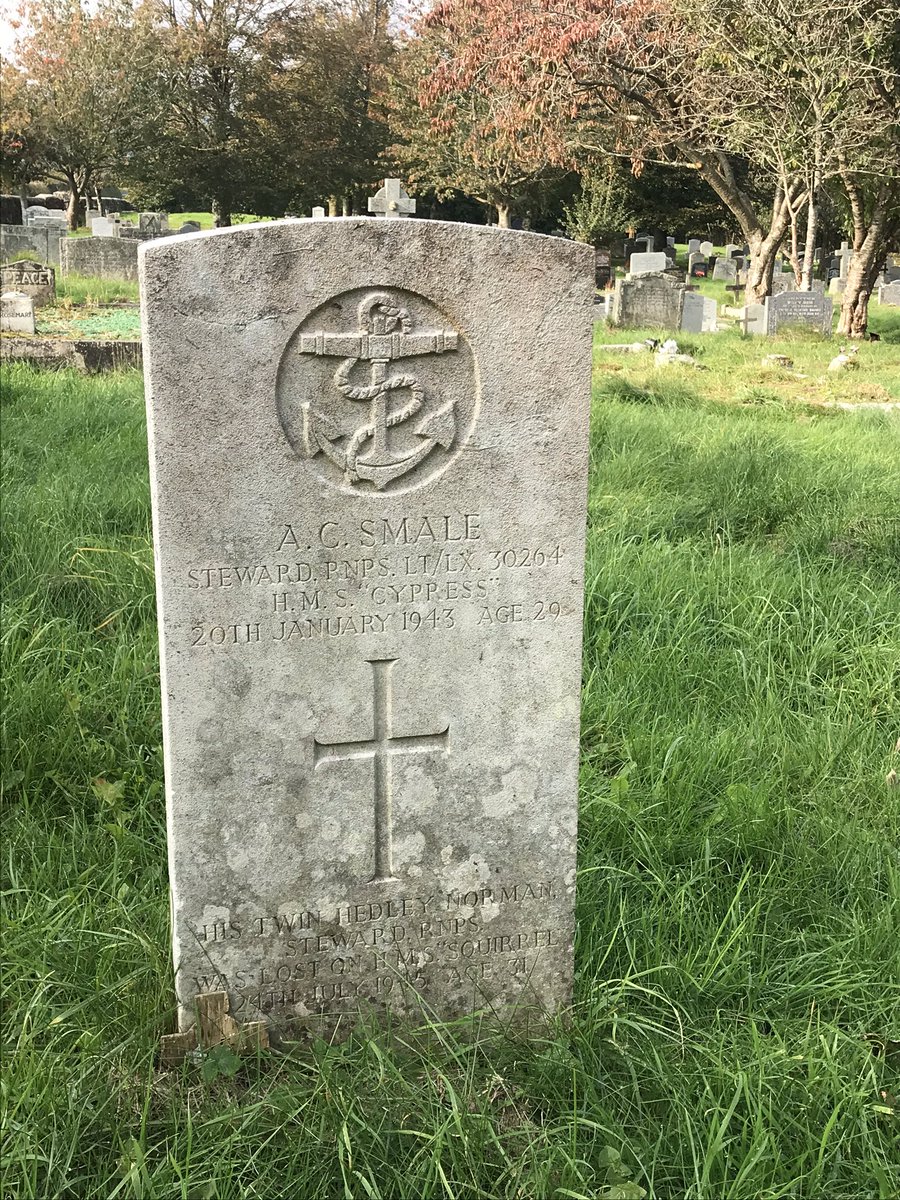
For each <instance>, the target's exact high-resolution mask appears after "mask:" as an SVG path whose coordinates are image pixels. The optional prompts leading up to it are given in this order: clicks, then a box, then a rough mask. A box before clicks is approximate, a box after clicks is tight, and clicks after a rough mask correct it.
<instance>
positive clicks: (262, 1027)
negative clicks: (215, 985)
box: [160, 992, 269, 1067]
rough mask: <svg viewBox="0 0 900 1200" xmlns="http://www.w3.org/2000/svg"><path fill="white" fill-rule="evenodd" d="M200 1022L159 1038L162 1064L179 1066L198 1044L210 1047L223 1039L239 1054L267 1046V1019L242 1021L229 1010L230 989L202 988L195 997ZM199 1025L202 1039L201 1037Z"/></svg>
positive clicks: (201, 1046) (264, 1048)
mask: <svg viewBox="0 0 900 1200" xmlns="http://www.w3.org/2000/svg"><path fill="white" fill-rule="evenodd" d="M194 1002H195V1004H196V1007H197V1025H195V1026H194V1027H193V1028H192V1029H188V1030H186V1031H185V1032H184V1033H168V1034H165V1035H164V1036H163V1037H162V1038H160V1065H161V1066H164V1067H177V1066H180V1065H181V1064H182V1063H183V1062H184V1061H185V1059H186V1058H188V1057H189V1055H191V1054H192V1053H193V1052H194V1051H195V1050H197V1049H198V1048H199V1049H200V1050H211V1049H212V1047H213V1046H221V1045H222V1044H223V1043H227V1045H229V1046H231V1048H232V1049H233V1050H235V1051H237V1052H238V1053H239V1054H241V1053H247V1052H250V1051H256V1050H268V1048H269V1029H268V1026H267V1025H266V1022H265V1021H247V1022H246V1024H244V1025H239V1024H238V1023H237V1021H236V1020H235V1019H234V1017H232V1016H231V1015H230V1014H229V1012H228V1008H229V1000H228V993H227V992H200V993H199V995H197V996H196V997H195V998H194ZM198 1029H199V1039H198V1036H197V1034H198Z"/></svg>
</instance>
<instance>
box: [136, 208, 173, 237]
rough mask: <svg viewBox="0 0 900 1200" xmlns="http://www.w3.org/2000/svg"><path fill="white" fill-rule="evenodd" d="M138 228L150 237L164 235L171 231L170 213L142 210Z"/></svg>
mask: <svg viewBox="0 0 900 1200" xmlns="http://www.w3.org/2000/svg"><path fill="white" fill-rule="evenodd" d="M138 229H139V230H140V232H141V233H144V234H147V235H148V236H150V237H162V236H163V235H164V234H166V233H168V232H169V214H168V213H164V212H142V213H141V214H140V216H139V217H138Z"/></svg>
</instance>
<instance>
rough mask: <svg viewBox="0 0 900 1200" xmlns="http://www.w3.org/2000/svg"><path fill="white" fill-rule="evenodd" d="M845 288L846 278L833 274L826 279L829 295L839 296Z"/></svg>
mask: <svg viewBox="0 0 900 1200" xmlns="http://www.w3.org/2000/svg"><path fill="white" fill-rule="evenodd" d="M846 290H847V280H846V279H841V278H840V276H838V275H835V276H833V277H832V278H831V279H829V281H828V294H829V296H840V295H842V294H843V293H844V292H845V291H846Z"/></svg>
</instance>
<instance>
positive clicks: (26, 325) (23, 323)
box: [0, 292, 34, 333]
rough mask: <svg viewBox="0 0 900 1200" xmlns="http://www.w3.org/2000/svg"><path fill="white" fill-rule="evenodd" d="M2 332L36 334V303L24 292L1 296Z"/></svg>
mask: <svg viewBox="0 0 900 1200" xmlns="http://www.w3.org/2000/svg"><path fill="white" fill-rule="evenodd" d="M0 330H2V331H3V332H4V333H34V301H33V300H32V298H31V297H30V296H26V295H24V294H23V293H22V292H3V294H2V295H0Z"/></svg>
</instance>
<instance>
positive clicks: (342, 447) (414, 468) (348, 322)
mask: <svg viewBox="0 0 900 1200" xmlns="http://www.w3.org/2000/svg"><path fill="white" fill-rule="evenodd" d="M334 359H339V360H340V361H339V362H338V364H337V367H336V368H335V366H334V362H333V360H334ZM329 360H332V361H331V364H330V365H328V364H329ZM398 360H404V362H403V363H402V364H401V365H400V366H399V367H398V366H395V364H397V363H398ZM407 360H411V361H407ZM435 360H440V362H439V364H438V365H435ZM277 405H278V415H279V419H280V420H281V424H282V427H283V429H284V431H285V434H286V435H287V438H288V441H289V442H290V444H291V446H292V448H293V449H294V451H295V452H296V453H297V454H298V455H299V456H300V457H301V458H304V459H306V460H307V461H309V462H310V463H311V464H312V465H313V466H314V467H315V469H316V470H317V471H318V473H319V475H320V476H321V477H322V478H323V479H325V480H327V481H328V482H330V483H332V484H337V485H338V486H342V487H343V489H344V490H346V491H349V492H352V493H356V494H360V493H362V494H364V493H369V494H378V493H394V492H398V491H408V490H410V488H412V487H418V486H420V485H421V484H423V483H425V482H428V481H429V480H431V479H433V478H434V477H435V475H436V474H438V473H440V472H441V471H442V470H443V469H444V468H445V467H446V466H447V465H448V464H449V462H450V461H451V460H452V458H453V457H454V456H455V454H456V453H457V451H458V450H459V448H460V447H461V446H462V444H463V443H464V442H465V440H466V439H467V438H468V436H469V434H470V433H471V430H472V426H473V425H474V421H475V417H476V415H477V406H478V398H477V379H476V371H475V366H474V359H473V357H472V352H471V350H470V348H469V347H468V345H467V343H466V341H465V339H464V338H463V336H462V335H461V334H460V332H459V331H458V330H457V329H455V328H453V327H452V325H451V323H450V322H449V321H448V320H447V319H446V317H444V316H443V314H441V313H440V312H439V311H438V310H437V309H436V308H435V306H434V305H433V304H431V302H430V301H428V300H426V299H425V298H424V297H422V296H418V295H415V294H414V293H411V292H406V291H402V290H400V289H397V288H390V289H378V290H374V291H371V290H368V289H357V290H356V291H355V292H347V293H344V294H342V295H340V296H336V297H335V298H334V299H333V300H332V301H330V302H329V303H328V304H326V305H322V306H321V307H320V308H319V309H317V310H316V311H315V312H314V313H312V314H310V316H309V317H308V318H307V319H306V320H305V321H304V323H303V324H302V325H301V327H300V328H299V329H298V331H297V333H296V334H295V335H294V337H293V338H292V339H291V341H290V342H289V344H288V347H287V349H286V351H285V354H284V357H283V359H282V362H281V366H280V368H279V374H278V384H277ZM360 405H365V408H362V409H360Z"/></svg>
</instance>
